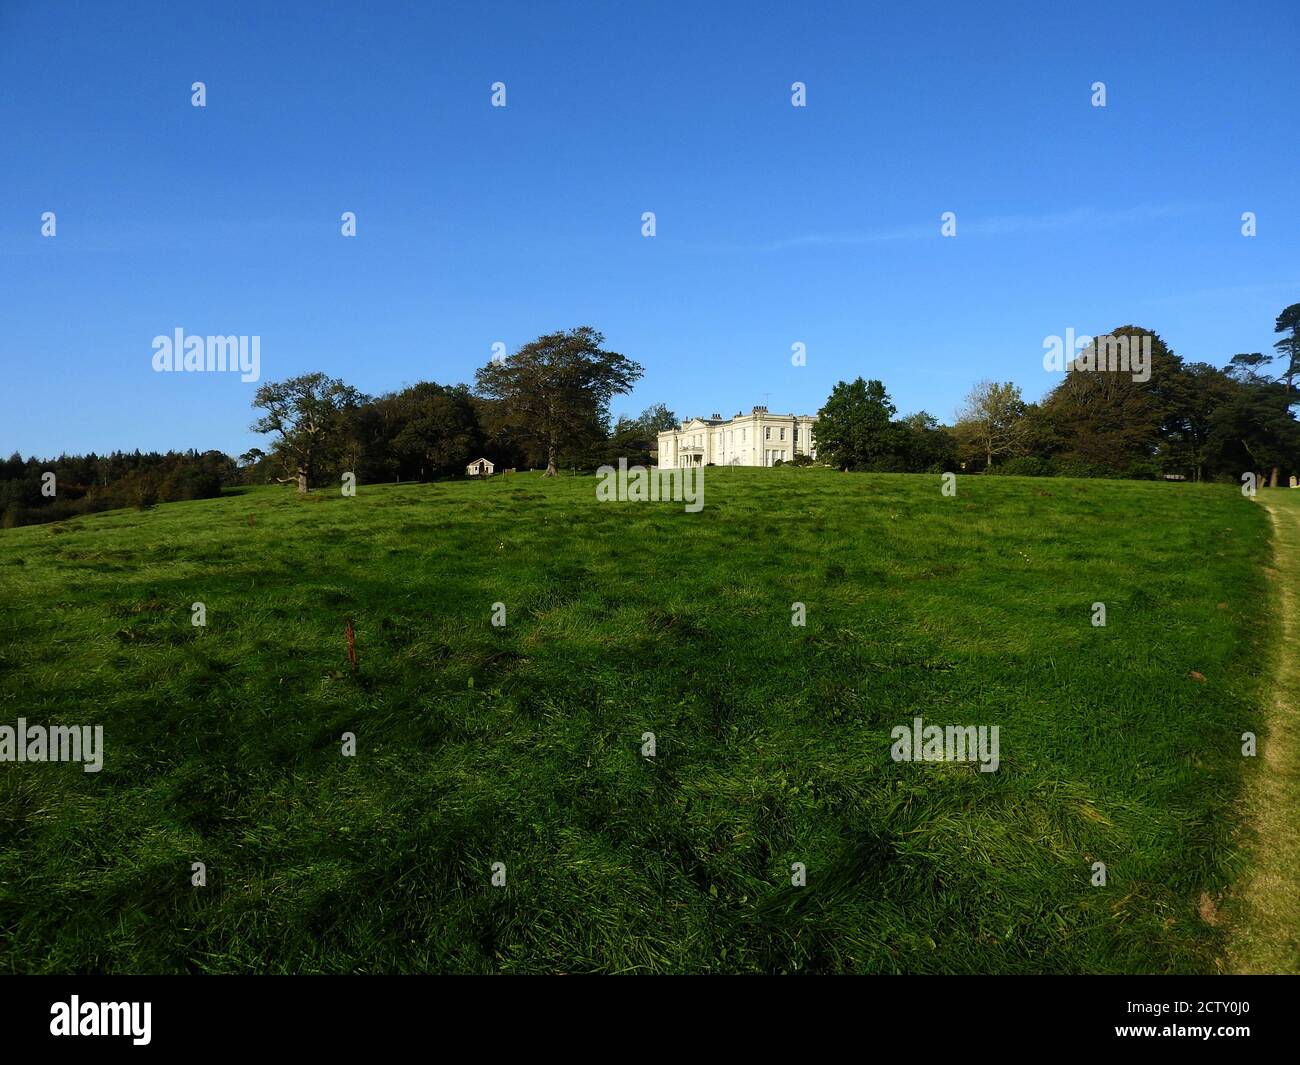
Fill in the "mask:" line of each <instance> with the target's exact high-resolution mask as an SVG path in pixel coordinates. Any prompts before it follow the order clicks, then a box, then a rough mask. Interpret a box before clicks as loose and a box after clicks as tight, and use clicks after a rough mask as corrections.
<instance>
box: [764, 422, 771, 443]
mask: <svg viewBox="0 0 1300 1065" xmlns="http://www.w3.org/2000/svg"><path fill="white" fill-rule="evenodd" d="M763 439H764V440H771V439H772V427H771V426H770V425H768V426H766V427H764V429H763Z"/></svg>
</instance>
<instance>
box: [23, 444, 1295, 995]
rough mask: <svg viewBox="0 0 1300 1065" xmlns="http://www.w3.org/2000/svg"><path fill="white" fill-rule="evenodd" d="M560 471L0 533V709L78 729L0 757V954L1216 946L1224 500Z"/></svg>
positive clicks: (929, 482) (976, 952) (547, 960)
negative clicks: (995, 763) (973, 745)
mask: <svg viewBox="0 0 1300 1065" xmlns="http://www.w3.org/2000/svg"><path fill="white" fill-rule="evenodd" d="M595 484H596V481H595V479H594V478H592V477H577V478H572V477H563V478H560V479H557V480H552V481H549V482H548V481H546V480H544V479H542V478H541V477H539V476H536V475H526V474H518V475H514V476H508V477H497V478H494V479H492V480H491V481H489V482H486V483H449V484H439V485H402V486H375V487H371V486H362V487H361V488H360V489H359V490H358V494H357V496H356V497H355V498H344V497H342V496H340V495H338V494H337V493H329V492H322V493H313V494H312V495H311V496H310V497H308V498H307V499H305V500H304V499H299V498H297V497H295V496H294V495H293V494H292V493H291V492H290V491H287V490H281V489H276V488H258V489H252V490H248V491H244V492H242V493H238V494H233V495H228V496H227V497H225V498H223V499H220V500H211V501H203V502H194V503H177V504H168V505H165V506H161V507H158V508H155V509H154V510H151V511H144V512H140V511H122V512H115V513H111V514H106V515H100V516H96V517H91V518H85V519H78V520H76V521H73V522H69V523H66V524H59V525H53V526H36V527H30V528H22V529H16V530H11V531H7V532H5V533H3V534H0V602H2V604H3V621H2V625H3V629H2V631H0V637H2V643H0V647H2V650H0V655H2V657H0V724H8V725H14V724H15V722H16V719H17V718H19V717H20V716H21V717H25V718H26V719H27V720H28V722H29V723H41V724H55V723H64V724H79V725H95V724H102V725H103V726H104V739H105V748H106V754H105V762H104V768H103V770H102V771H101V772H99V773H97V774H96V773H85V772H83V771H82V769H81V768H80V767H79V766H78V765H75V764H24V765H14V764H3V765H0V970H7V971H24V972H32V971H40V972H51V971H55V972H63V971H94V972H99V971H103V972H178V971H189V972H199V971H202V972H243V971H258V972H267V971H271V972H294V973H299V972H397V971H400V972H410V971H422V970H437V971H454V972H490V971H502V972H589V971H598V972H617V973H626V972H643V973H644V972H800V971H802V972H1091V973H1103V972H1213V971H1215V969H1216V964H1217V962H1216V959H1218V958H1219V957H1220V956H1221V954H1222V951H1223V949H1224V942H1223V940H1224V936H1225V934H1226V933H1225V929H1224V923H1223V922H1222V921H1212V920H1207V918H1206V916H1205V913H1206V902H1205V900H1206V899H1207V898H1208V899H1209V900H1211V902H1213V901H1214V900H1218V899H1220V898H1221V897H1223V896H1224V895H1225V893H1227V892H1228V891H1229V890H1230V888H1231V886H1232V885H1233V883H1234V881H1235V880H1236V878H1237V877H1238V876H1239V875H1240V873H1241V871H1242V868H1243V862H1244V861H1245V860H1246V859H1245V857H1244V854H1245V848H1244V845H1245V842H1246V837H1247V833H1246V831H1245V827H1244V825H1243V822H1242V815H1241V813H1240V808H1241V800H1242V782H1243V775H1244V773H1243V762H1244V761H1245V760H1244V759H1243V758H1242V757H1241V752H1240V748H1241V741H1240V735H1241V733H1242V732H1243V731H1245V730H1248V729H1258V728H1259V727H1260V725H1261V722H1262V721H1263V720H1264V713H1265V708H1266V706H1267V705H1268V700H1269V698H1270V695H1269V692H1268V683H1269V676H1268V669H1269V665H1270V661H1269V656H1268V655H1267V654H1266V653H1264V648H1265V646H1266V644H1267V636H1268V624H1269V616H1268V603H1269V596H1268V594H1267V588H1266V584H1267V582H1266V577H1265V575H1264V572H1263V563H1264V560H1265V559H1266V557H1267V553H1268V546H1269V536H1270V532H1269V521H1268V516H1267V514H1266V513H1265V512H1264V510H1263V508H1261V507H1258V506H1256V505H1254V504H1252V503H1250V502H1249V501H1247V500H1244V499H1243V498H1242V497H1241V495H1240V493H1239V492H1238V491H1237V490H1236V489H1235V488H1233V487H1230V486H1224V487H1215V486H1202V485H1186V484H1184V485H1165V484H1145V483H1122V482H1103V481H1073V480H1028V479H1018V478H997V477H983V478H980V477H966V478H962V479H961V480H959V482H958V493H957V495H956V497H955V498H944V497H943V496H942V495H941V493H940V486H939V478H938V477H937V476H907V475H852V474H840V473H834V472H830V471H825V470H788V469H776V470H730V471H724V470H717V471H715V470H712V469H710V470H708V471H707V478H706V492H705V507H704V509H703V510H702V511H701V512H700V513H697V514H690V513H686V512H685V511H684V510H683V508H682V506H681V504H672V503H659V504H651V503H597V502H596V500H595ZM196 601H197V602H202V603H204V604H205V606H206V611H207V625H206V627H205V628H196V627H194V626H192V625H191V604H192V603H194V602H196ZM496 602H501V603H504V604H505V608H506V622H507V623H506V625H505V626H504V627H501V628H497V627H493V625H492V624H491V615H492V606H493V604H494V603H496ZM796 602H800V603H804V604H805V605H806V609H807V624H806V626H805V627H797V626H794V625H792V624H791V616H792V604H793V603H796ZM1094 602H1104V603H1105V604H1106V609H1107V625H1106V626H1105V627H1104V628H1098V627H1094V626H1093V625H1092V623H1091V618H1092V604H1093V603H1094ZM349 618H351V619H353V621H354V623H355V629H356V642H357V649H358V652H359V656H360V668H359V672H358V673H357V674H356V675H355V676H354V675H353V674H352V671H351V669H350V667H349V663H348V658H347V648H346V644H345V640H344V627H345V624H346V622H347V620H348V619H349ZM1194 672H1195V673H1196V674H1199V675H1200V676H1201V677H1203V678H1204V679H1203V680H1201V679H1198V678H1197V677H1195V676H1193V673H1194ZM915 716H921V717H923V718H924V719H925V721H926V723H927V724H928V723H934V724H940V725H951V724H972V725H997V726H999V728H1000V748H1001V750H1000V755H1001V765H1000V768H999V770H998V771H997V772H995V773H981V772H979V771H978V770H977V767H976V766H975V765H972V764H957V763H919V762H894V761H892V760H891V758H890V746H891V739H890V730H891V729H892V728H893V727H894V726H896V725H907V724H910V722H911V720H912V718H913V717H915ZM345 732H353V733H355V735H356V737H357V754H356V756H355V757H351V758H347V757H343V756H342V754H341V737H342V735H343V733H345ZM645 732H653V733H654V734H655V737H656V740H657V756H656V757H654V758H653V759H648V758H645V757H643V756H642V753H641V743H642V734H643V733H645ZM196 861H201V862H204V863H206V866H207V870H208V883H207V886H206V887H193V886H191V882H190V878H191V863H193V862H196ZM1096 861H1102V862H1105V863H1106V866H1107V871H1108V881H1107V884H1106V886H1104V887H1094V886H1092V884H1091V882H1090V881H1091V877H1092V868H1091V867H1092V863H1093V862H1096ZM494 862H503V863H505V867H506V876H507V882H506V886H504V887H494V886H493V885H492V883H491V876H492V868H491V867H492V864H493V863H494ZM796 862H801V863H804V865H805V866H806V869H807V885H806V886H804V887H795V886H792V884H791V865H792V863H796ZM1211 908H1212V907H1211Z"/></svg>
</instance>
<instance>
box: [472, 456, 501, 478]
mask: <svg viewBox="0 0 1300 1065" xmlns="http://www.w3.org/2000/svg"><path fill="white" fill-rule="evenodd" d="M495 471H496V466H494V465H493V464H492V463H491V462H489V461H488V460H487V459H475V460H474V461H473V462H471V463H470V464H469V465H468V466H466V467H465V472H466V473H468V474H469V475H470V476H471V477H490V476H491V475H492V474H493V473H494V472H495Z"/></svg>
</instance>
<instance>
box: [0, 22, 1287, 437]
mask: <svg viewBox="0 0 1300 1065" xmlns="http://www.w3.org/2000/svg"><path fill="white" fill-rule="evenodd" d="M1139 6H1141V7H1142V8H1144V9H1145V10H1141V11H1139V10H1136V8H1137V7H1139ZM898 8H899V10H894V9H892V7H891V8H886V7H884V6H883V5H882V6H878V7H877V6H868V5H865V4H861V3H845V4H795V3H780V4H775V3H768V4H756V3H734V4H731V3H726V4H708V3H706V4H679V3H672V4H668V3H665V4H637V3H582V4H577V3H563V4H552V3H546V4H542V3H518V4H516V3H505V2H498V3H492V4H470V3H464V4H440V5H433V4H423V3H422V4H409V5H408V4H387V3H385V4H366V5H359V4H358V5H349V4H342V3H339V4H333V3H318V4H310V5H309V4H302V5H292V4H289V5H269V4H264V3H247V4H244V3H233V4H232V3H222V4H220V5H215V4H214V5H176V4H161V3H159V4H152V3H134V4H131V3H127V4H121V5H117V4H113V5H109V4H101V3H75V4H74V3H39V4H38V3H27V2H24V0H0V357H2V358H3V363H4V366H5V370H6V373H5V378H6V381H7V383H8V385H9V387H8V388H7V389H5V390H3V392H2V393H0V450H3V451H4V452H5V453H6V454H7V453H8V452H10V451H12V450H20V451H21V452H22V453H23V454H31V453H35V454H38V455H42V456H44V455H52V454H57V453H58V452H61V451H67V452H83V451H90V450H95V451H100V452H103V451H108V450H112V449H114V448H125V449H131V448H135V447H139V448H142V449H148V448H156V449H160V450H162V449H166V448H168V447H175V448H184V447H191V446H193V447H199V448H208V447H216V448H221V449H224V450H227V451H229V452H231V453H233V454H238V453H239V452H241V451H243V450H246V449H247V448H248V447H250V446H252V445H254V444H257V443H260V442H261V441H260V439H259V438H258V437H257V436H256V435H255V434H252V433H250V432H248V430H247V426H248V424H249V422H250V421H251V420H252V417H253V412H252V410H251V408H250V406H249V403H250V400H251V398H252V394H253V391H254V390H255V388H256V385H254V384H246V383H241V382H240V381H239V379H238V377H237V376H235V375H227V376H217V375H212V374H158V373H154V372H153V370H152V367H151V361H150V360H151V358H152V354H153V352H152V347H151V343H152V339H153V337H155V336H156V335H159V334H170V333H171V332H172V331H173V330H174V329H175V328H177V327H181V328H183V329H184V330H185V331H186V332H187V333H190V334H210V333H211V334H223V335H225V334H245V335H254V334H256V335H258V336H260V337H261V352H262V366H261V372H262V378H263V379H264V380H267V379H272V380H273V379H278V378H283V377H288V376H291V375H294V374H297V373H302V372H305V371H308V370H324V371H326V372H328V373H330V374H332V375H336V376H340V377H343V378H344V379H346V380H347V381H349V382H350V383H352V384H354V385H356V386H357V387H359V388H361V389H363V390H364V391H368V392H371V393H378V392H382V391H387V390H390V389H394V388H397V387H400V386H401V385H403V384H406V383H411V382H414V381H417V380H436V381H439V382H457V381H467V382H469V381H472V380H473V374H474V370H475V368H476V367H477V366H479V365H481V364H482V363H483V362H485V361H486V360H487V359H488V358H489V357H490V355H491V351H492V344H493V343H495V342H497V341H501V342H504V343H505V344H506V345H507V347H508V348H509V349H511V350H513V349H514V348H516V347H518V346H519V345H521V344H523V343H526V342H527V341H528V340H530V339H532V338H533V337H535V336H537V335H538V334H541V333H544V332H550V331H552V330H555V329H560V328H567V327H571V326H576V325H582V324H590V325H593V326H595V327H596V328H598V329H600V330H602V331H603V332H604V333H605V334H606V339H607V346H608V347H610V348H612V349H613V350H616V351H621V352H622V353H624V354H625V355H628V356H629V357H631V358H634V359H636V360H637V361H639V362H641V363H642V364H643V365H644V366H645V368H646V374H645V377H644V378H643V380H642V381H641V383H640V384H639V385H638V387H637V389H636V391H635V393H634V394H632V395H631V396H628V397H623V398H622V399H621V400H619V401H617V402H616V405H615V410H616V411H628V412H637V411H640V410H641V409H642V408H644V407H645V406H648V405H649V404H651V403H654V402H664V403H666V404H668V406H669V407H670V408H672V409H673V410H674V411H676V412H677V414H678V415H679V416H684V415H694V414H704V415H707V414H710V413H712V412H714V411H718V412H721V413H723V414H732V413H735V412H736V411H737V410H739V409H742V408H743V409H744V410H748V409H749V408H750V407H751V406H752V405H754V404H755V403H764V402H766V403H767V404H768V405H769V407H771V408H772V409H773V410H781V411H789V410H796V411H799V412H809V413H810V412H812V411H815V410H816V409H817V408H818V407H819V406H820V405H821V403H822V402H823V401H824V400H825V398H826V395H827V394H828V393H829V391H830V389H831V387H832V385H834V383H835V382H836V381H837V380H840V379H841V378H845V379H850V378H852V377H855V376H858V375H862V376H865V377H879V378H881V379H882V380H883V381H884V382H885V384H886V386H887V388H888V389H889V391H890V393H891V395H892V396H893V398H894V400H895V402H896V404H897V406H898V408H899V410H900V412H903V413H906V412H910V411H913V410H917V409H920V408H924V409H927V410H929V411H931V412H932V413H934V414H936V415H937V416H939V417H940V418H941V419H942V420H947V419H949V418H950V417H951V415H952V413H953V410H954V408H955V407H956V406H957V405H958V404H959V403H960V401H961V398H962V396H963V395H964V394H965V393H966V391H967V390H968V389H969V387H970V385H971V384H972V383H973V382H974V381H976V380H978V379H980V378H984V377H990V378H995V379H999V380H1014V381H1016V382H1017V383H1018V384H1020V385H1021V386H1022V387H1023V389H1024V392H1025V395H1026V398H1030V399H1037V398H1039V397H1040V396H1041V395H1042V394H1043V393H1044V392H1045V391H1046V390H1047V389H1048V388H1049V387H1050V386H1051V385H1052V384H1053V383H1054V381H1055V378H1054V377H1052V376H1051V375H1049V374H1047V373H1046V372H1044V370H1043V369H1042V355H1043V340H1044V338H1045V337H1047V336H1050V335H1053V334H1057V335H1064V334H1065V331H1066V330H1067V329H1069V328H1073V329H1075V330H1076V331H1077V332H1079V333H1093V332H1104V331H1106V330H1107V329H1110V328H1112V327H1115V326H1118V325H1122V324H1127V323H1133V324H1137V325H1140V326H1144V327H1147V328H1149V329H1153V330H1155V331H1156V332H1158V333H1159V334H1160V335H1161V336H1163V337H1164V339H1165V340H1166V342H1167V343H1169V344H1170V345H1171V347H1173V349H1174V350H1175V351H1177V352H1178V353H1179V354H1181V355H1183V356H1184V357H1186V358H1188V359H1193V360H1204V361H1208V362H1212V363H1215V364H1217V365H1222V364H1223V363H1224V362H1226V360H1227V359H1228V358H1229V357H1230V356H1231V355H1232V354H1234V353H1235V352H1238V351H1257V350H1268V346H1269V345H1270V344H1271V343H1272V341H1273V339H1274V337H1273V334H1272V323H1273V319H1274V317H1275V316H1276V315H1277V313H1278V312H1279V311H1280V310H1281V309H1282V308H1283V307H1284V306H1286V305H1287V304H1290V303H1295V302H1298V301H1300V202H1297V189H1298V188H1300V140H1297V137H1296V131H1297V110H1296V108H1297V102H1298V101H1300V64H1298V63H1297V62H1296V59H1295V48H1294V42H1295V40H1296V39H1297V33H1298V31H1300V6H1298V5H1296V4H1295V3H1293V2H1277V3H1261V4H1249V3H1233V4H1212V5H1204V4H1196V5H1192V4H1168V5H1134V4H1131V3H1120V4H1106V3H1089V4H1087V5H1043V4H1039V3H1031V4H999V3H980V4H978V5H976V4H971V5H958V4H954V3H941V4H934V5H926V4H909V5H898ZM195 81H203V82H204V83H205V84H206V86H207V106H206V107H205V108H195V107H192V106H191V103H190V96H191V90H190V86H191V84H192V83H193V82H195ZM496 81H502V82H504V83H505V84H506V91H507V106H506V107H505V108H493V107H492V106H491V105H490V97H491V89H490V86H491V85H492V83H493V82H496ZM795 81H803V82H805V83H806V85H807V106H806V107H805V108H795V107H792V106H791V103H790V96H791V92H790V86H791V84H792V83H793V82H795ZM1095 81H1103V82H1105V84H1106V92H1107V106H1106V107H1105V108H1096V107H1093V106H1092V105H1091V95H1092V91H1091V85H1092V83H1093V82H1095ZM45 211H54V212H55V213H56V217H57V227H58V228H57V236H55V237H53V238H48V237H42V236H41V232H40V230H41V215H42V213H43V212H45ZM344 211H354V212H356V215H357V229H358V235H357V236H356V237H355V238H344V237H342V236H341V235H340V232H339V229H340V222H339V217H340V215H341V214H342V213H343V212H344ZM645 211H653V212H655V215H656V218H657V235H656V236H655V237H654V238H653V239H647V238H644V237H642V236H641V215H642V213H643V212H645ZM945 211H953V212H955V213H956V215H957V236H956V237H955V238H944V237H941V236H940V216H941V215H942V213H943V212H945ZM1244 211H1253V212H1255V213H1256V215H1257V217H1258V235H1257V236H1256V237H1254V238H1246V237H1243V236H1242V235H1241V221H1240V218H1241V214H1242V212H1244ZM796 342H800V343H803V344H805V345H806V350H807V364H806V365H805V366H802V367H796V366H792V365H791V359H790V355H791V345H792V344H794V343H796Z"/></svg>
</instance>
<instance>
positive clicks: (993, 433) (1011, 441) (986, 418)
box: [954, 381, 1029, 466]
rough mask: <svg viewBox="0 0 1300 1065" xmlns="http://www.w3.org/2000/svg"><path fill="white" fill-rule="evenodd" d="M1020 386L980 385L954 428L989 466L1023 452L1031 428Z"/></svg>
mask: <svg viewBox="0 0 1300 1065" xmlns="http://www.w3.org/2000/svg"><path fill="white" fill-rule="evenodd" d="M1025 411H1026V405H1025V401H1024V400H1023V399H1021V397H1020V388H1019V386H1017V385H1015V384H1013V383H1012V382H1010V381H1007V382H1005V383H1003V384H998V383H997V382H995V381H980V382H979V383H978V384H977V385H976V386H975V387H974V388H972V389H971V390H970V394H969V395H968V396H967V397H966V404H965V406H964V407H963V408H962V409H961V410H960V411H959V412H958V413H957V424H956V426H955V427H954V430H955V433H956V435H957V438H958V439H959V440H963V441H966V442H967V443H968V444H970V445H971V446H973V447H975V448H977V449H978V452H979V454H980V455H982V456H983V458H984V460H985V464H986V465H987V466H992V465H993V460H994V459H995V458H999V457H1002V456H1010V455H1018V454H1020V453H1021V452H1022V450H1023V446H1024V441H1025V437H1026V434H1027V431H1028V428H1029V425H1028V423H1027V422H1026V420H1025Z"/></svg>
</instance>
